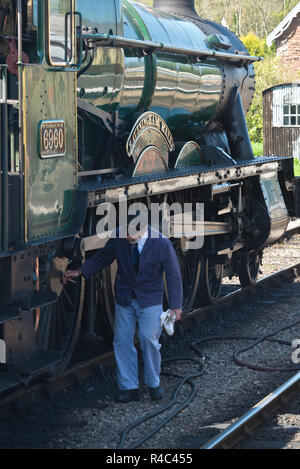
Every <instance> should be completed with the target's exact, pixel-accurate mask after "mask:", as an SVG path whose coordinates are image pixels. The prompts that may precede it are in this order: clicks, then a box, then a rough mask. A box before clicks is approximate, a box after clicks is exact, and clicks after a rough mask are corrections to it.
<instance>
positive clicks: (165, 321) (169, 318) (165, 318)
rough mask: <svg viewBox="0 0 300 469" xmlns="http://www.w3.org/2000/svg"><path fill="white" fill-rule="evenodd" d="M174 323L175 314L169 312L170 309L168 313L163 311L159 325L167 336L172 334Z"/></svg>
mask: <svg viewBox="0 0 300 469" xmlns="http://www.w3.org/2000/svg"><path fill="white" fill-rule="evenodd" d="M175 321H176V314H175V313H174V312H173V313H172V312H171V310H170V309H168V311H163V313H162V315H161V317H160V325H161V327H164V328H165V330H166V332H167V334H168V335H173V334H174V324H175Z"/></svg>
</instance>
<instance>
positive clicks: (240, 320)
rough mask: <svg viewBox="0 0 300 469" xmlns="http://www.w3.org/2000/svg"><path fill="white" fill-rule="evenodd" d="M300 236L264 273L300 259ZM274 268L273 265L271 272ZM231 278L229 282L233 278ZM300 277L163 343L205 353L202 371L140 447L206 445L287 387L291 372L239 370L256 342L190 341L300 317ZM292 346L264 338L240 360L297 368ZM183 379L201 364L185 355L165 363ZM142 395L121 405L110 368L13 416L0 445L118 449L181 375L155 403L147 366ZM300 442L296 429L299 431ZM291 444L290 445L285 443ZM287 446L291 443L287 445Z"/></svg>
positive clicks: (273, 256) (274, 254) (173, 351)
mask: <svg viewBox="0 0 300 469" xmlns="http://www.w3.org/2000/svg"><path fill="white" fill-rule="evenodd" d="M299 243H300V236H298V235H297V236H294V237H293V239H292V242H291V241H290V242H289V243H282V244H279V245H276V246H274V247H272V248H268V249H266V251H265V255H264V267H263V275H265V274H268V273H271V272H272V271H277V270H279V268H280V267H281V268H282V267H286V266H287V265H288V264H289V263H293V262H295V260H296V258H300V250H299V245H300V244H299ZM272 269H274V270H272ZM235 282H236V279H232V280H231V283H233V284H234V283H235ZM299 311H300V279H299V278H291V277H290V278H287V279H285V280H282V279H281V280H277V281H273V282H272V283H271V284H270V285H268V287H267V288H264V289H260V290H255V294H254V295H252V296H251V298H249V301H247V303H246V302H243V303H240V302H239V301H238V300H235V302H234V305H231V306H222V307H220V306H218V307H217V308H215V310H214V311H213V312H212V315H211V317H210V318H208V319H205V320H203V321H200V320H193V321H192V323H191V325H190V327H189V328H188V329H187V330H185V331H183V330H182V328H177V330H176V333H175V335H174V336H173V337H172V338H171V339H169V340H168V341H166V343H164V344H163V348H162V354H163V358H173V357H176V356H179V355H180V356H183V355H185V356H186V355H187V354H188V355H189V356H192V357H194V358H195V359H197V360H198V361H199V360H201V356H202V358H203V357H204V358H205V365H204V374H203V375H202V376H201V377H198V378H195V379H194V380H193V382H194V383H195V386H196V394H195V396H194V398H193V400H192V402H191V403H190V404H189V406H188V407H187V408H185V409H184V410H182V411H181V412H180V413H179V414H178V415H177V416H176V417H175V418H174V419H173V420H171V421H170V422H169V423H167V424H166V425H165V426H164V427H163V428H162V429H161V430H160V431H159V432H158V433H156V434H155V435H154V436H152V437H151V438H150V439H149V440H147V441H145V442H144V443H142V444H141V445H140V446H139V448H147V449H182V450H189V449H194V448H200V447H201V446H202V445H203V444H204V443H205V442H206V441H207V440H209V439H210V438H212V437H213V436H215V435H216V434H217V433H218V432H219V431H220V430H221V429H223V428H224V426H226V425H228V424H229V423H232V422H233V421H234V420H235V419H236V418H237V417H240V416H241V415H242V414H243V413H244V412H245V411H246V410H248V409H249V407H251V406H253V405H254V404H256V403H257V402H258V401H260V400H261V399H262V398H263V397H264V396H265V395H267V394H269V393H270V392H272V391H273V390H274V389H276V388H277V387H278V386H279V385H281V384H282V383H283V382H284V381H286V379H288V377H290V376H291V373H282V372H273V373H271V372H261V371H255V370H251V369H248V368H245V367H240V366H238V365H237V364H235V363H234V361H233V359H232V355H233V352H234V351H236V350H238V349H240V348H242V347H244V346H246V345H248V344H249V343H250V342H249V341H245V340H239V341H225V340H222V341H218V342H217V341H214V342H209V343H205V344H203V345H202V346H201V347H200V353H201V356H198V355H197V354H195V353H194V352H193V350H192V349H191V347H190V345H191V343H194V342H195V341H197V340H199V339H202V338H204V337H210V336H215V335H238V336H245V335H246V336H249V335H250V336H253V337H259V336H263V335H265V334H266V333H270V332H272V331H275V330H276V329H278V328H279V327H284V326H286V325H287V324H290V323H292V322H294V321H296V320H298V319H299ZM278 338H281V339H285V340H289V341H292V340H294V339H299V338H300V326H299V325H298V326H297V327H294V328H292V329H290V330H286V331H284V332H281V333H279V334H278ZM291 355H292V349H291V347H287V346H282V345H279V344H270V343H266V342H264V343H263V344H260V345H259V346H257V347H256V348H255V349H253V350H250V351H249V352H247V353H246V354H244V355H243V356H242V357H243V358H244V359H247V361H250V362H251V363H256V364H262V365H267V366H272V367H291V366H292V365H293V364H292V362H291ZM167 370H168V371H171V370H173V371H174V372H175V373H177V374H181V375H183V376H186V375H189V374H193V373H199V371H200V366H199V363H195V362H193V361H190V362H188V361H185V360H179V361H177V362H174V363H173V364H168V365H167ZM140 371H141V390H140V391H141V398H140V401H139V402H131V403H128V404H118V403H116V402H115V399H114V392H115V370H114V367H112V368H108V369H107V370H106V372H105V376H104V377H103V378H101V379H100V378H98V377H95V378H93V379H90V380H88V381H86V382H85V383H84V384H83V385H82V387H81V388H79V387H78V386H77V387H76V388H75V387H74V389H70V390H66V391H64V392H61V393H58V394H57V396H56V399H55V402H54V403H52V404H49V405H45V404H43V405H42V404H39V405H37V406H34V407H33V408H32V409H30V411H28V412H26V414H25V415H24V416H23V417H22V418H18V419H16V420H9V421H8V422H6V426H5V429H3V430H0V447H1V448H86V449H117V448H119V447H120V436H121V433H122V430H123V429H124V428H125V427H126V426H127V425H129V424H131V423H133V422H135V421H136V420H137V419H139V418H140V417H142V416H144V415H147V414H148V413H149V412H153V411H154V410H158V409H160V408H161V407H162V406H163V405H166V404H167V403H168V402H169V401H170V399H171V397H172V395H173V393H174V391H175V389H176V387H177V385H178V383H179V381H180V379H179V378H175V377H172V376H165V375H162V386H163V388H164V389H165V397H164V398H163V400H162V401H160V402H157V403H153V402H152V401H151V400H150V397H149V395H148V392H147V389H146V388H145V386H144V385H143V380H142V371H143V368H142V365H141V370H140ZM190 391H191V388H190V386H189V385H188V384H186V385H184V386H183V388H182V390H181V391H180V392H179V394H178V398H177V399H176V404H175V406H173V407H172V408H171V410H168V411H166V412H164V413H163V414H160V415H159V416H158V417H156V418H155V419H154V420H149V421H147V422H146V423H144V424H142V425H140V426H139V427H137V428H136V429H134V430H133V431H131V432H130V433H129V434H128V435H127V437H126V440H125V444H124V448H129V447H131V445H134V442H135V441H136V440H137V439H139V438H140V437H141V436H142V435H143V434H145V433H146V432H148V431H149V430H150V429H152V428H153V426H154V425H156V424H157V423H159V422H160V421H161V419H162V417H165V416H167V415H169V413H170V411H172V410H173V409H174V408H175V407H176V406H178V405H179V404H180V403H183V402H184V401H185V400H186V399H187V397H188V395H189V394H190ZM293 437H295V438H298V440H299V420H298V434H297V435H296V436H295V434H294V436H293ZM287 444H288V443H287ZM287 447H288V446H287Z"/></svg>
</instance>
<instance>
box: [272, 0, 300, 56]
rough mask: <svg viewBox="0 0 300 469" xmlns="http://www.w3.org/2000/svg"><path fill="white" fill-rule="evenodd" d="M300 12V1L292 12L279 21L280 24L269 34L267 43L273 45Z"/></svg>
mask: <svg viewBox="0 0 300 469" xmlns="http://www.w3.org/2000/svg"><path fill="white" fill-rule="evenodd" d="M299 13H300V2H299V3H297V5H296V6H295V7H294V8H293V9H292V11H290V13H289V14H288V15H287V16H286V17H285V18H284V19H283V20H282V21H281V23H279V25H278V26H276V28H275V29H274V30H273V31H272V32H271V33H270V34H269V35H268V36H267V44H268V46H269V47H271V45H272V42H273V41H275V39H278V38H279V37H280V36H281V35H282V34H283V33H284V32H285V31H286V30H287V29H288V28H289V26H290V25H291V23H292V21H293V20H294V19H295V18H296V17H297V15H298V14H299Z"/></svg>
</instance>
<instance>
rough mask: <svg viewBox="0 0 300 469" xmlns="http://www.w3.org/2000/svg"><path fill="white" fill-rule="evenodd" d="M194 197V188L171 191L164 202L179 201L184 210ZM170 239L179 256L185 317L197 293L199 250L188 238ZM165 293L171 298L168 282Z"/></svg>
mask: <svg viewBox="0 0 300 469" xmlns="http://www.w3.org/2000/svg"><path fill="white" fill-rule="evenodd" d="M194 199H195V200H196V194H195V193H194V191H193V190H192V189H191V190H187V191H180V192H171V193H169V194H168V195H167V196H164V202H167V203H168V204H169V205H170V206H171V205H172V204H174V203H179V204H180V205H181V207H182V210H184V204H185V203H192V202H193V200H194ZM170 241H171V242H172V244H173V247H174V250H175V253H176V256H177V260H178V264H179V269H180V273H181V278H182V288H183V305H182V319H185V318H186V317H187V316H188V314H189V312H190V311H191V309H192V307H193V304H194V302H195V298H196V295H197V289H198V283H199V278H200V267H201V262H200V256H199V250H198V249H188V242H187V241H188V240H187V239H186V238H185V237H182V238H171V239H170ZM165 293H166V298H167V299H169V298H168V289H167V285H166V282H165ZM165 303H166V301H165Z"/></svg>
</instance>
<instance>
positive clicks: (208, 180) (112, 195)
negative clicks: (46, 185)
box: [78, 157, 293, 208]
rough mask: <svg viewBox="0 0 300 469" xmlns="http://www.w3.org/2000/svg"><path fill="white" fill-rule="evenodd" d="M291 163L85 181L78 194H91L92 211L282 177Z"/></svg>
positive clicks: (266, 161)
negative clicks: (264, 176)
mask: <svg viewBox="0 0 300 469" xmlns="http://www.w3.org/2000/svg"><path fill="white" fill-rule="evenodd" d="M290 161H292V162H293V158H292V157H278V158H275V157H265V158H264V157H262V158H255V159H254V160H250V161H243V164H240V165H235V166H231V167H227V168H220V167H217V166H215V167H212V168H208V167H207V166H197V167H195V166H194V167H189V168H182V169H173V170H170V171H168V172H166V173H162V174H147V175H144V176H138V177H135V178H129V177H122V176H120V175H119V176H118V177H116V178H115V179H112V178H110V179H109V180H103V181H102V182H89V181H81V182H79V185H78V190H79V191H80V192H85V193H87V194H88V207H89V208H92V207H97V206H98V205H100V204H102V203H104V202H108V203H117V202H119V201H120V200H124V198H126V199H127V200H133V199H136V198H144V197H147V196H153V195H158V194H165V193H168V192H174V191H179V190H184V189H190V188H195V187H204V186H209V185H216V184H219V185H220V184H224V183H228V182H231V181H241V180H243V179H245V178H248V177H253V176H259V175H261V174H270V175H271V174H275V173H278V171H280V170H282V169H283V165H284V163H286V164H288V163H289V162H290Z"/></svg>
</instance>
